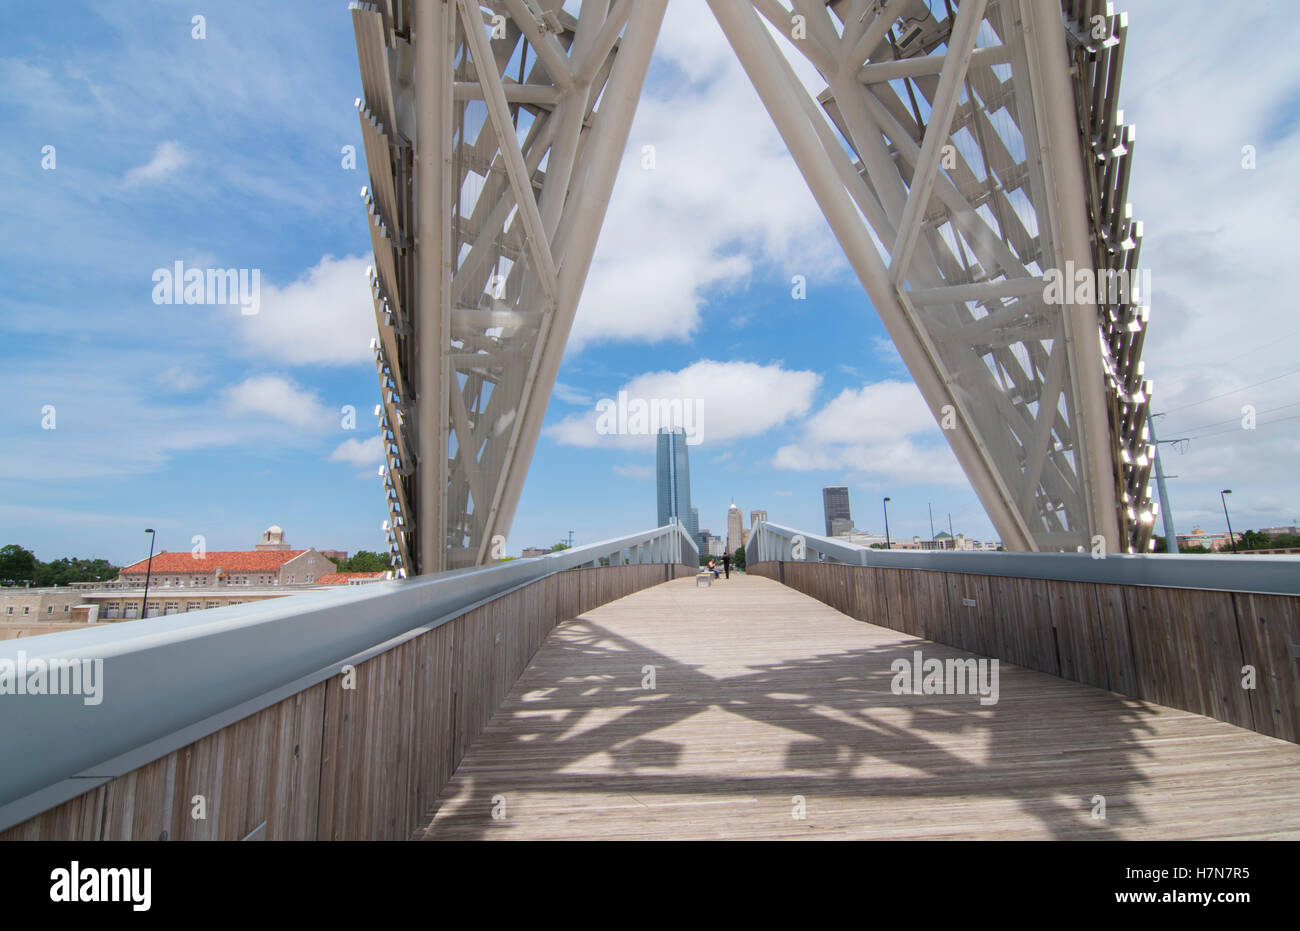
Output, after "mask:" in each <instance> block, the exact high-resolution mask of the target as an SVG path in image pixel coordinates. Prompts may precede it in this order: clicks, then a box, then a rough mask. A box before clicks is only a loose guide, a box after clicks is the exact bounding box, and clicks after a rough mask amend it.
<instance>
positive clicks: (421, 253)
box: [353, 0, 1154, 572]
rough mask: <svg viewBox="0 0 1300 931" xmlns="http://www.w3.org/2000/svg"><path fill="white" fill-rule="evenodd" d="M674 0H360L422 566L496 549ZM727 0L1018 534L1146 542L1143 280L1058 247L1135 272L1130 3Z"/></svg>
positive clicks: (741, 40)
mask: <svg viewBox="0 0 1300 931" xmlns="http://www.w3.org/2000/svg"><path fill="white" fill-rule="evenodd" d="M665 5H666V0H636V2H635V3H633V2H632V0H614V2H610V0H585V2H583V3H582V5H581V10H580V12H578V13H577V14H576V16H575V15H570V13H568V12H565V11H564V9H563V8H562V4H561V2H560V0H499V2H470V0H455V2H441V0H383V2H378V3H358V4H354V5H353V18H354V24H355V27H356V33H357V48H358V55H359V57H360V61H361V71H362V79H363V85H364V88H365V101H364V103H361V102H359V104H358V106H359V110H360V114H361V124H362V131H363V134H364V138H365V147H366V157H367V162H368V164H369V166H370V172H371V185H370V187H369V189H368V190H367V191H366V192H364V193H365V195H366V198H367V206H368V209H369V211H370V216H371V233H372V238H373V240H374V249H375V269H374V271H373V272H372V277H371V284H372V291H373V294H374V298H375V313H376V319H377V321H378V325H379V338H378V339H377V340H376V341H375V355H376V365H377V367H378V369H379V374H380V381H381V385H382V388H383V395H384V401H383V404H381V405H380V408H379V409H378V413H379V416H380V424H381V431H382V434H383V437H384V441H385V445H386V454H387V465H386V467H385V487H386V489H387V493H388V498H389V505H390V511H391V514H390V520H389V523H388V529H389V531H390V542H391V543H392V545H393V549H394V554H395V557H396V558H397V560H398V561H399V563H400V565H401V566H402V567H403V568H404V569H405V570H407V571H408V572H416V571H418V572H431V571H438V570H439V569H442V568H450V567H457V566H465V565H473V564H477V563H481V562H483V561H485V560H486V558H487V557H488V555H489V552H490V545H491V542H492V540H493V537H494V536H496V535H498V534H500V535H502V536H503V535H504V534H505V532H506V530H507V529H508V527H509V525H510V521H511V518H512V516H513V513H514V510H515V507H516V506H517V504H518V500H519V495H520V492H521V490H522V485H523V480H524V476H525V474H526V471H527V466H528V463H529V460H530V459H531V456H532V452H533V449H534V447H535V444H536V441H537V437H538V433H539V431H540V427H541V421H542V417H543V415H544V413H545V407H546V403H547V400H548V399H549V395H550V391H551V388H552V387H553V385H554V380H555V375H556V372H557V370H558V366H559V361H560V357H561V354H562V352H563V349H564V343H565V340H566V339H567V336H568V333H569V329H570V327H571V324H572V321H573V314H574V311H575V309H576V307H577V301H578V297H579V295H580V292H581V289H582V286H583V283H584V281H585V278H586V274H587V270H588V268H589V266H590V262H591V256H592V252H593V250H594V247H595V242H596V237H597V234H598V233H599V229H600V226H601V223H602V221H603V218H604V214H605V210H606V207H607V204H608V199H609V194H610V190H611V189H612V185H613V182H614V178H615V174H616V172H617V167H618V163H619V160H620V157H621V155H622V152H623V149H624V146H625V145H626V141H627V136H628V130H629V128H630V124H631V118H632V114H633V112H634V110H635V106H636V102H637V99H638V97H639V95H640V91H641V86H642V83H643V82H644V78H645V73H646V70H647V68H648V65H649V59H650V55H651V53H652V50H653V45H654V41H655V38H656V36H657V33H658V29H659V24H660V22H661V20H662V17H663V12H664V7H665ZM709 6H710V7H711V8H712V9H713V12H714V14H715V16H716V17H717V19H718V22H719V23H720V24H721V26H722V28H723V31H724V32H725V33H726V35H727V39H728V41H729V42H730V43H731V45H732V46H733V48H734V49H735V51H736V53H737V55H738V56H739V58H740V61H741V63H742V64H743V66H744V68H745V69H746V71H747V73H748V75H749V77H750V79H751V81H752V82H753V84H754V86H755V88H756V90H757V91H758V93H759V96H760V97H761V98H762V100H763V102H764V104H765V106H766V107H767V109H768V111H769V112H770V113H771V115H772V117H773V119H774V121H775V123H776V126H777V128H778V130H779V131H780V133H781V135H782V137H783V138H784V140H785V142H786V144H787V146H788V147H789V149H790V152H791V154H792V155H793V157H794V159H795V162H796V163H797V165H798V167H799V169H800V170H801V172H802V173H803V175H804V177H805V179H806V180H807V182H808V184H809V187H810V188H811V190H812V193H813V195H814V196H815V198H816V199H817V201H818V203H819V205H820V206H821V208H822V210H823V211H824V213H825V214H826V217H827V220H828V221H829V223H830V226H831V228H832V230H833V231H834V233H835V235H836V236H837V238H838V239H839V241H840V243H841V245H842V246H843V248H844V250H845V252H846V254H847V255H848V257H849V260H850V262H851V264H852V265H853V268H854V270H855V272H856V273H857V275H858V277H859V279H860V280H861V282H862V284H863V286H864V288H865V289H866V291H867V294H868V296H869V297H870V299H871V301H872V304H873V305H874V306H875V308H876V311H877V312H878V313H879V315H880V317H881V319H882V321H883V322H884V324H885V326H886V328H887V329H888V331H889V333H890V335H891V337H892V338H893V340H894V342H895V344H896V345H897V347H898V349H899V352H900V354H901V355H902V358H903V360H904V362H905V363H906V364H907V366H908V368H909V370H910V371H911V372H912V375H913V377H914V378H915V379H916V382H917V385H918V387H919V388H920V390H921V393H922V395H923V396H924V397H925V399H926V401H927V403H928V404H929V405H930V407H931V409H932V411H933V412H934V414H935V417H936V419H937V420H938V421H939V422H940V424H941V425H942V426H943V427H944V429H945V434H946V436H947V438H948V440H949V442H950V444H951V446H952V448H953V450H954V452H955V454H956V456H957V459H958V461H959V462H960V463H961V465H962V467H963V468H964V469H965V471H966V473H967V475H968V476H969V477H970V479H971V482H972V485H973V486H974V488H975V491H976V493H977V494H978V495H979V497H980V499H981V501H982V503H983V504H984V506H985V508H986V509H987V511H988V513H989V515H990V518H991V519H992V521H993V523H994V525H995V527H996V528H997V530H998V532H999V534H1000V535H1001V537H1002V539H1003V542H1004V543H1005V544H1006V546H1007V548H1008V549H1013V550H1021V551H1039V550H1073V549H1076V548H1079V547H1084V548H1094V542H1095V540H1096V539H1097V538H1098V537H1100V538H1101V539H1102V540H1104V542H1105V544H1106V546H1107V548H1108V549H1110V550H1111V551H1116V550H1127V551H1135V550H1136V551H1141V550H1142V549H1145V546H1146V542H1147V540H1148V539H1149V535H1150V532H1151V527H1152V520H1153V512H1154V508H1153V506H1152V504H1151V502H1150V499H1149V494H1148V492H1147V479H1148V475H1149V470H1150V459H1151V457H1152V453H1151V450H1150V447H1149V445H1148V439H1147V435H1146V427H1145V421H1146V417H1145V414H1146V405H1147V403H1148V398H1149V395H1150V385H1149V383H1148V382H1145V381H1143V380H1142V377H1141V376H1142V368H1141V362H1140V354H1141V344H1142V336H1143V333H1144V330H1145V322H1146V319H1147V310H1146V308H1145V307H1143V306H1141V304H1140V302H1141V300H1144V299H1145V297H1146V296H1145V295H1139V294H1134V293H1133V292H1132V290H1131V289H1127V288H1126V289H1124V291H1123V293H1122V294H1119V295H1111V294H1107V295H1105V296H1104V297H1103V299H1101V300H1098V299H1097V298H1096V297H1093V298H1091V299H1089V298H1088V297H1087V295H1086V294H1084V295H1082V296H1081V297H1080V300H1079V302H1077V303H1072V302H1066V301H1064V300H1056V299H1054V298H1053V297H1052V296H1051V294H1050V292H1049V289H1048V276H1049V272H1052V270H1060V271H1064V270H1065V269H1067V267H1070V268H1075V269H1085V270H1093V271H1097V270H1106V271H1115V272H1117V271H1121V270H1122V271H1125V272H1128V271H1132V270H1135V269H1136V262H1137V254H1138V248H1137V246H1138V242H1139V241H1140V225H1139V224H1135V223H1134V222H1133V221H1132V219H1131V211H1130V210H1129V208H1128V206H1127V204H1125V203H1124V197H1125V195H1126V193H1127V185H1128V170H1129V169H1128V165H1129V161H1128V153H1129V151H1130V150H1131V147H1132V139H1133V132H1132V128H1131V127H1125V126H1123V125H1121V123H1122V120H1121V119H1120V118H1119V115H1118V113H1117V111H1116V109H1115V105H1116V101H1117V96H1118V93H1117V92H1118V81H1119V77H1120V72H1121V65H1122V52H1123V40H1124V32H1125V30H1126V24H1125V22H1124V20H1123V18H1122V17H1117V16H1115V15H1114V14H1113V13H1112V12H1111V10H1110V9H1109V7H1105V6H1104V5H1103V4H1101V3H1098V2H1095V0H1064V2H1063V3H1058V2H1057V0H961V2H960V3H956V2H950V0H949V2H939V3H936V0H831V2H829V3H827V2H823V0H791V3H790V4H786V3H782V2H779V0H709ZM931 7H936V8H935V9H934V10H933V11H932V10H931ZM764 20H766V22H764ZM774 33H776V34H779V35H781V36H783V37H785V38H784V39H782V40H778V39H777V38H776V36H775V35H774ZM1095 36H1100V38H1095ZM789 54H800V55H803V56H804V57H805V58H807V60H808V61H809V62H810V63H811V64H812V65H813V66H814V67H815V68H816V69H817V71H818V72H819V73H820V75H821V77H822V78H823V79H824V80H825V82H826V85H827V87H826V89H825V90H824V91H823V92H822V93H821V94H819V95H818V96H817V97H816V98H813V97H812V96H810V95H809V94H808V92H807V91H806V90H805V89H804V87H803V85H802V84H801V82H800V81H799V80H798V78H797V77H796V74H795V71H794V69H793V67H792V66H791V63H790V60H789V58H788V57H787V55H789ZM417 111H418V113H419V114H420V115H422V116H423V117H424V118H422V119H417V116H416V114H417ZM1103 277H1104V276H1103ZM1070 284H1071V287H1070V288H1069V292H1070V294H1071V296H1074V294H1075V292H1074V289H1073V287H1072V283H1070ZM1094 293H1095V292H1094Z"/></svg>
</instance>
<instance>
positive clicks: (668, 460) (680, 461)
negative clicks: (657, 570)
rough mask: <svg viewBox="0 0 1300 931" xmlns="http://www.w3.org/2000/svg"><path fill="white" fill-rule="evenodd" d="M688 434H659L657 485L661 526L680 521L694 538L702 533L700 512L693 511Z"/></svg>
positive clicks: (661, 430)
mask: <svg viewBox="0 0 1300 931" xmlns="http://www.w3.org/2000/svg"><path fill="white" fill-rule="evenodd" d="M686 450H687V447H686V431H685V430H682V429H680V428H677V429H675V430H669V429H668V428H667V427H663V428H661V429H660V430H659V436H658V447H657V449H656V453H655V479H656V481H655V484H656V491H657V492H658V499H659V526H660V527H664V526H667V525H668V524H669V523H671V522H672V521H673V520H676V521H677V522H678V523H680V524H683V525H685V527H686V530H687V532H688V533H689V534H690V535H691V536H692V537H694V536H695V535H696V534H697V533H698V532H699V529H700V521H699V516H698V512H697V511H696V510H695V509H694V508H692V507H691V463H690V457H689V455H688V453H687V451H686Z"/></svg>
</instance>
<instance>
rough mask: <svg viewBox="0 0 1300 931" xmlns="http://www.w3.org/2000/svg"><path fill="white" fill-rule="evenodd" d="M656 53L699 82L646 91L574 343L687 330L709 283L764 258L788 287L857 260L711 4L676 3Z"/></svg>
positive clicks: (736, 276)
mask: <svg viewBox="0 0 1300 931" xmlns="http://www.w3.org/2000/svg"><path fill="white" fill-rule="evenodd" d="M657 54H658V55H659V56H660V57H661V60H662V61H666V62H668V63H670V65H671V66H672V67H673V69H674V70H676V69H677V68H680V69H682V70H683V71H685V73H686V75H687V76H688V77H689V78H690V79H691V80H690V81H685V80H681V78H680V76H679V75H677V74H673V75H672V79H671V80H662V81H651V82H650V85H649V86H648V87H647V89H646V92H645V94H644V95H643V97H642V99H641V102H640V104H639V106H638V109H637V114H636V119H635V122H634V123H633V126H632V131H631V134H630V136H629V139H628V150H627V153H626V154H625V156H624V160H623V164H622V168H621V170H620V173H619V178H618V182H617V184H616V185H615V188H614V194H613V197H612V199H611V202H610V208H609V213H608V216H607V218H606V222H605V226H604V229H603V231H602V234H601V238H600V243H599V245H598V247H597V249H596V254H595V259H594V261H593V264H592V269H591V274H590V276H589V278H588V281H587V285H586V289H585V290H584V292H583V296H582V302H581V304H580V306H579V310H578V315H577V317H576V319H575V321H574V325H573V331H572V335H571V337H570V340H569V346H570V348H571V349H572V350H576V349H579V348H581V347H582V346H584V345H586V344H588V343H592V342H596V341H600V340H640V341H645V342H651V343H653V342H658V341H663V340H678V341H684V340H687V339H689V338H690V337H691V336H692V334H693V333H694V332H695V330H696V329H697V327H698V325H699V322H700V311H701V308H702V306H703V304H704V301H705V295H706V292H709V291H710V290H712V289H724V290H725V289H729V288H737V287H740V286H742V285H744V284H745V283H747V280H748V279H749V277H750V276H751V275H752V274H753V273H754V272H755V270H756V269H759V270H763V271H764V272H771V273H777V274H780V275H783V276H784V279H785V281H784V282H782V283H780V288H781V290H782V292H783V293H784V294H786V295H787V296H788V295H789V288H790V286H789V284H788V280H789V278H790V276H792V275H793V274H796V273H798V274H803V275H805V276H806V277H807V278H808V279H809V280H810V281H813V280H816V279H817V278H818V277H823V276H830V275H833V274H837V273H839V272H840V271H842V270H843V269H844V268H846V265H845V263H844V260H843V255H842V253H841V251H840V249H839V246H838V245H837V244H836V243H835V241H834V239H833V238H832V236H831V234H830V231H829V228H828V227H827V225H826V222H825V220H824V218H823V217H822V214H821V211H820V210H819V209H818V207H817V205H816V202H815V201H814V200H813V198H812V195H811V194H810V193H809V191H808V188H807V185H806V183H805V182H804V180H803V178H802V176H801V175H800V174H799V171H798V169H797V168H796V167H795V165H794V163H793V161H792V160H791V159H790V156H789V154H788V152H787V150H786V147H785V145H784V143H783V142H782V141H781V138H780V135H779V134H778V133H777V131H776V128H775V126H774V125H773V123H772V120H771V118H770V117H769V116H768V114H767V111H766V109H764V107H763V105H762V102H761V101H760V100H759V98H758V96H757V94H756V93H755V92H754V90H753V87H752V85H751V84H750V82H749V79H748V78H747V77H746V76H745V73H744V71H743V69H742V68H741V67H740V64H739V62H738V60H737V59H736V56H735V54H734V53H733V52H732V50H731V47H730V46H729V45H728V44H727V42H726V39H725V38H724V37H723V35H722V32H721V30H720V29H719V28H718V25H717V23H716V22H715V21H714V19H713V17H712V15H710V14H709V12H708V11H707V9H706V8H705V7H704V5H703V4H694V3H674V4H669V7H668V15H667V17H666V19H665V22H664V29H663V32H662V35H661V38H660V40H659V43H658V45H657ZM645 146H653V147H654V162H655V167H654V169H653V170H646V169H644V168H643V167H642V159H643V151H644V147H645ZM731 316H736V317H739V318H741V319H742V320H743V319H745V318H746V315H745V314H744V313H743V312H742V313H739V314H736V313H733V314H732V315H731ZM737 325H740V324H737Z"/></svg>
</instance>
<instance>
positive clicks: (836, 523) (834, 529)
mask: <svg viewBox="0 0 1300 931" xmlns="http://www.w3.org/2000/svg"><path fill="white" fill-rule="evenodd" d="M852 532H853V521H851V520H849V519H848V518H847V517H832V518H831V532H830V535H831V536H832V537H839V536H843V535H844V534H846V533H852Z"/></svg>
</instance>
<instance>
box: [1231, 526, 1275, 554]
mask: <svg viewBox="0 0 1300 931" xmlns="http://www.w3.org/2000/svg"><path fill="white" fill-rule="evenodd" d="M1272 548H1273V538H1272V537H1270V536H1269V535H1268V534H1266V533H1260V532H1259V531H1258V530H1247V531H1246V532H1245V533H1243V534H1239V535H1238V536H1237V549H1239V550H1267V549H1272Z"/></svg>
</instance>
